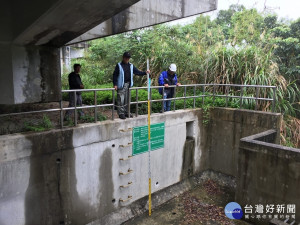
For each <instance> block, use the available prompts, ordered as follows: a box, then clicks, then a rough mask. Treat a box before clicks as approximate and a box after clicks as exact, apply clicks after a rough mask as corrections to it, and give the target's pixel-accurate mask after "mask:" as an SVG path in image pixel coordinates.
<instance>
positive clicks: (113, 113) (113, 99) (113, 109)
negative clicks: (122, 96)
mask: <svg viewBox="0 0 300 225" xmlns="http://www.w3.org/2000/svg"><path fill="white" fill-rule="evenodd" d="M115 91H116V90H115V89H113V90H112V95H113V96H112V101H113V103H112V104H113V106H112V110H111V119H112V120H114V119H115Z"/></svg>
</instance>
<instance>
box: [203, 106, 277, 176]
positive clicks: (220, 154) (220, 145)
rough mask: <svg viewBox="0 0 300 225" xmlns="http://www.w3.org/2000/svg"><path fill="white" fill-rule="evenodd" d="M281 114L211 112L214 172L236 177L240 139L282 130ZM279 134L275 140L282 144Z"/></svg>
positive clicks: (210, 134)
mask: <svg viewBox="0 0 300 225" xmlns="http://www.w3.org/2000/svg"><path fill="white" fill-rule="evenodd" d="M280 121H281V115H280V114H279V113H267V112H255V111H251V110H236V109H226V110H224V109H223V108H215V109H213V110H211V112H210V124H209V127H208V130H207V133H208V134H209V137H208V140H207V142H208V143H207V147H208V151H209V156H210V158H209V160H210V163H209V165H210V169H212V170H214V171H216V172H221V173H224V174H227V175H230V176H234V177H236V175H237V165H238V152H239V144H240V139H241V138H243V137H247V136H250V135H253V134H257V133H260V132H263V131H266V130H269V129H275V130H278V131H279V129H280ZM279 140H280V139H279V132H278V134H277V136H276V138H275V141H276V143H278V142H279Z"/></svg>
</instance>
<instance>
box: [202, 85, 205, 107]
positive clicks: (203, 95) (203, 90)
mask: <svg viewBox="0 0 300 225" xmlns="http://www.w3.org/2000/svg"><path fill="white" fill-rule="evenodd" d="M204 97H205V85H203V87H202V107H203V105H204Z"/></svg>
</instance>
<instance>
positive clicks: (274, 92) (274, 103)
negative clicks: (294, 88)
mask: <svg viewBox="0 0 300 225" xmlns="http://www.w3.org/2000/svg"><path fill="white" fill-rule="evenodd" d="M275 107H276V87H273V101H272V112H276V109H275Z"/></svg>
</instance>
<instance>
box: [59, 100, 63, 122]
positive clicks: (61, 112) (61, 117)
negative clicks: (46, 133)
mask: <svg viewBox="0 0 300 225" xmlns="http://www.w3.org/2000/svg"><path fill="white" fill-rule="evenodd" d="M59 106H60V128H63V127H64V111H63V101H62V100H60V102H59Z"/></svg>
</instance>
